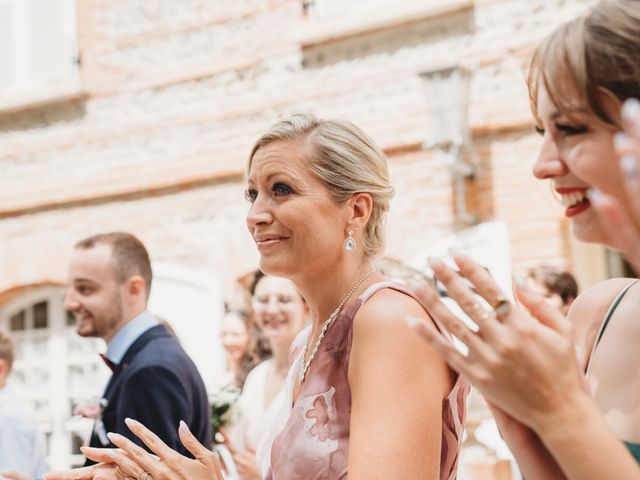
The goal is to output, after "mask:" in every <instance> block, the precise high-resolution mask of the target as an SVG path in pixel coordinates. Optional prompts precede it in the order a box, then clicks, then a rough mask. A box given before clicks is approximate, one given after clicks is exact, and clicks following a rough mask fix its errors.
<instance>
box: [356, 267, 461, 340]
mask: <svg viewBox="0 0 640 480" xmlns="http://www.w3.org/2000/svg"><path fill="white" fill-rule="evenodd" d="M385 288H390V289H392V290H396V291H398V292H400V293H404V294H405V295H408V296H409V297H411V298H413V299H414V300H415V301H416V302H418V304H420V306H421V307H422V308H423V309H424V311H425V312H427V315H429V318H430V319H431V321H432V322H433V323H434V324H435V326H436V328H437V329H438V330H439V331H440V333H442V334H443V335H444V336H445V337H446V338H447V339H448V340H450V341H452V342H453V338H452V336H451V334H450V333H449V332H448V331H447V330H446V329H445V328H444V326H443V325H442V324H441V323H440V322H439V321H438V320H437V319H436V318H434V317H433V316H432V315H431V313H430V312H429V311H428V310H427V309H426V308H425V307H424V305H422V303H421V302H420V300H419V299H418V297H416V295H415V294H414V293H413V292H412V291H411V290H410V289H409V288H408V287H407V286H406V285H405V284H404V283H401V282H398V281H396V280H384V281H382V282H377V283H374V284H373V285H371V286H369V288H367V289H366V290H365V291H364V292H363V293H362V294H361V295H360V296H359V297H358V299H357V301H355V302H353V303H352V304H351V305H349V307H348V308H347V311H346V312H345V313H346V314H347V315H348V316H349V317H350V318H353V317H354V316H355V314H356V312H357V311H358V310H359V309H360V307H361V306H362V305H363V304H364V303H365V302H366V301H367V300H369V299H370V298H371V297H372V296H373V295H374V294H375V293H377V292H379V291H380V290H383V289H385Z"/></svg>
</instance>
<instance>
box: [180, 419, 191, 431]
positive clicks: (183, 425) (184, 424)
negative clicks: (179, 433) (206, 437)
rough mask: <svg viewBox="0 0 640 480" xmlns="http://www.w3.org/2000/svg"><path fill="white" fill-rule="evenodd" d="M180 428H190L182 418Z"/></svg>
mask: <svg viewBox="0 0 640 480" xmlns="http://www.w3.org/2000/svg"><path fill="white" fill-rule="evenodd" d="M178 428H182V429H186V430H189V427H187V424H186V423H184V420H180V423H179V424H178Z"/></svg>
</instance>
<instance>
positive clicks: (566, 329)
mask: <svg viewBox="0 0 640 480" xmlns="http://www.w3.org/2000/svg"><path fill="white" fill-rule="evenodd" d="M454 259H455V262H456V264H457V266H458V268H459V269H460V271H459V273H458V272H455V271H454V270H452V269H451V268H448V267H447V266H446V265H445V264H444V263H443V262H442V261H434V262H432V264H431V267H432V269H433V271H434V274H435V275H436V277H437V279H438V280H439V281H440V282H442V283H443V284H444V286H445V287H446V289H447V292H448V295H449V296H450V297H451V298H452V299H453V300H454V301H455V302H456V303H457V304H458V305H459V306H460V308H461V309H462V310H463V311H464V312H465V313H466V315H468V316H469V317H470V318H471V320H473V322H474V323H475V324H476V325H477V329H474V328H471V327H469V326H468V325H467V324H466V323H465V322H464V321H462V320H461V319H460V318H458V317H457V316H456V315H454V314H453V313H452V312H451V311H450V310H449V309H448V308H447V307H446V306H445V304H444V303H443V302H442V301H441V299H440V297H439V295H438V293H437V292H436V291H435V290H434V289H432V288H430V287H428V286H422V287H420V288H419V289H418V290H417V292H416V293H417V295H418V297H419V298H420V300H421V301H422V302H423V304H424V305H425V307H426V308H427V310H428V311H429V313H430V315H431V316H432V317H433V318H434V319H435V320H436V322H438V323H440V324H441V325H442V326H443V327H444V328H445V329H447V330H448V331H449V332H451V333H452V334H453V335H454V336H455V337H457V338H458V339H459V340H460V341H461V342H462V343H464V345H466V347H467V349H468V353H467V354H466V355H465V354H463V353H462V352H460V351H459V350H458V349H456V348H455V347H454V346H453V345H452V344H451V343H450V342H447V341H446V340H445V338H444V337H443V335H442V334H441V333H440V332H438V331H437V330H436V328H435V327H434V326H433V325H432V324H428V323H425V322H421V321H416V320H415V319H411V318H408V319H407V323H409V325H410V326H412V327H413V328H414V329H415V330H416V331H417V332H418V333H419V334H420V335H421V336H422V337H423V338H424V339H425V340H426V341H427V342H428V343H429V344H430V345H431V346H432V347H433V348H434V349H435V350H436V351H438V352H439V353H440V354H441V355H442V356H443V357H444V358H445V360H446V361H447V363H449V365H451V366H452V367H453V368H454V369H455V370H457V371H458V372H460V373H462V374H464V375H466V376H467V377H468V378H469V379H470V380H471V382H472V383H473V384H474V385H475V386H476V387H477V388H478V389H479V390H480V392H481V393H482V394H483V395H484V397H485V398H486V400H487V401H488V402H489V403H490V404H491V405H492V406H493V407H494V408H495V407H497V408H498V409H500V410H502V411H504V412H505V413H506V414H508V415H509V416H511V417H513V418H515V419H517V420H518V421H520V422H522V423H523V424H525V425H527V426H528V427H530V428H532V429H533V430H534V431H538V430H539V429H544V428H545V427H547V426H548V425H550V424H553V422H554V421H555V419H556V418H557V417H556V415H555V414H556V413H561V414H564V412H561V410H562V409H563V408H565V406H567V405H575V403H574V402H577V401H583V400H585V399H587V401H588V398H589V397H588V396H587V394H586V392H585V391H584V387H583V382H584V380H583V377H582V375H581V373H580V370H579V367H578V360H577V358H576V352H575V348H574V346H573V341H572V329H571V326H570V324H569V323H568V321H567V320H566V319H565V317H564V316H563V315H562V314H561V313H560V312H559V311H558V310H557V309H556V308H554V307H553V306H551V305H549V304H548V303H547V302H546V301H545V299H544V297H543V296H541V295H539V294H537V293H535V292H533V291H532V290H530V289H528V288H527V287H526V285H524V284H523V283H521V282H518V284H517V285H516V288H515V290H516V294H517V298H518V300H519V301H520V303H521V304H522V306H523V307H525V308H524V309H523V308H519V307H518V306H516V305H514V304H512V303H509V302H508V300H507V299H506V298H505V296H504V295H503V293H502V292H501V291H500V289H499V287H498V286H497V284H496V283H495V281H494V280H493V278H492V277H491V275H490V274H489V273H488V272H487V271H486V269H484V268H483V267H481V266H479V265H477V264H476V263H474V262H473V261H472V260H471V259H469V258H468V257H466V256H463V255H456V256H454ZM465 279H466V280H465ZM469 284H471V285H472V287H473V289H475V291H476V292H477V294H478V295H479V297H482V299H484V300H481V299H480V298H479V297H478V295H476V293H474V292H473V291H472V290H471V288H470V286H469ZM525 309H526V310H525ZM570 395H573V396H575V397H576V398H567V397H568V396H570Z"/></svg>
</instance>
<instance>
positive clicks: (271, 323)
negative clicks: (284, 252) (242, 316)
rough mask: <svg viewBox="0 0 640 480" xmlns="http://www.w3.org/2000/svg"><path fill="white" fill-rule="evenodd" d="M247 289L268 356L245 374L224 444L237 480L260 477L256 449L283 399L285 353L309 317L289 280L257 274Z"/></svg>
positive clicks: (287, 362) (286, 364) (287, 361)
mask: <svg viewBox="0 0 640 480" xmlns="http://www.w3.org/2000/svg"><path fill="white" fill-rule="evenodd" d="M249 291H250V293H251V304H252V309H253V313H254V316H255V321H256V323H257V324H258V326H259V327H260V328H261V330H262V333H263V335H264V336H265V337H266V339H267V340H268V342H269V345H270V346H271V351H272V354H273V356H272V358H270V359H269V360H265V361H264V362H262V363H260V364H259V365H257V366H256V367H255V368H254V369H253V370H251V372H249V375H248V376H247V379H246V381H245V384H244V389H243V391H242V396H241V397H240V400H239V403H238V410H239V419H238V421H237V423H236V425H234V427H233V428H232V429H231V430H230V431H229V435H228V441H227V446H228V447H229V449H230V450H231V451H232V452H233V459H234V462H235V464H236V469H237V471H238V474H239V476H240V478H241V480H254V479H259V478H260V474H259V473H258V469H257V465H256V449H257V448H258V443H259V442H260V440H261V439H262V437H263V436H264V435H265V433H266V432H268V431H269V426H270V424H271V420H272V419H273V417H274V415H275V413H276V412H277V411H278V406H279V405H280V402H281V401H282V392H283V386H284V381H285V379H286V376H287V371H288V370H289V349H290V347H291V343H292V342H293V340H294V339H295V338H296V336H297V335H298V333H299V332H300V330H302V328H303V327H304V326H305V324H306V322H307V319H308V315H309V308H308V307H307V304H306V303H305V301H304V299H303V298H302V296H301V295H300V293H299V292H298V290H297V289H296V287H295V285H294V284H293V282H292V281H291V280H288V279H286V278H280V277H273V276H270V275H265V274H264V273H262V272H261V271H259V270H258V271H257V272H256V275H255V277H254V280H253V282H252V283H251V285H250V287H249Z"/></svg>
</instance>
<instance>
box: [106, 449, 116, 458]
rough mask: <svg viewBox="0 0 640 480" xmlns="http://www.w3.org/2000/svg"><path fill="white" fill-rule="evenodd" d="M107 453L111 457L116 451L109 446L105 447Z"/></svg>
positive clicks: (114, 456)
mask: <svg viewBox="0 0 640 480" xmlns="http://www.w3.org/2000/svg"><path fill="white" fill-rule="evenodd" d="M107 455H109V456H110V457H111V458H116V452H115V451H114V450H113V449H111V448H108V449H107Z"/></svg>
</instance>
